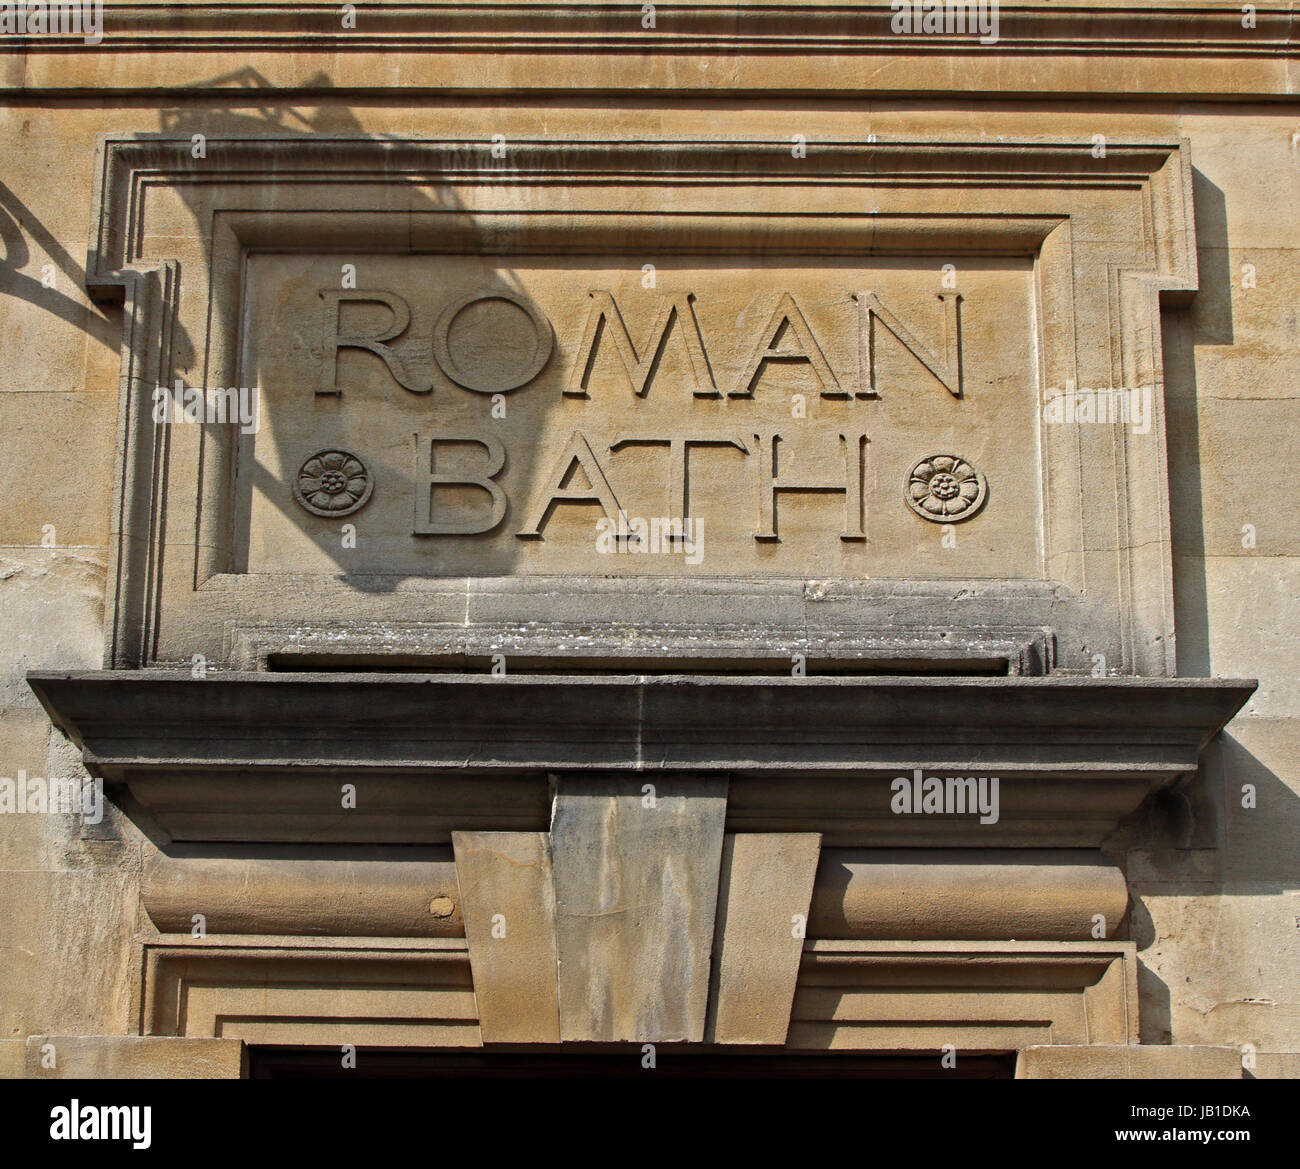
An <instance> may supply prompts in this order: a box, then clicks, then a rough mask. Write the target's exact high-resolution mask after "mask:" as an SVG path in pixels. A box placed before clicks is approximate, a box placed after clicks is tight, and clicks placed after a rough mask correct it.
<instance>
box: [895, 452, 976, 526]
mask: <svg viewBox="0 0 1300 1169" xmlns="http://www.w3.org/2000/svg"><path fill="white" fill-rule="evenodd" d="M988 494H989V485H988V480H987V479H985V478H984V476H983V475H981V474H980V473H979V472H978V471H977V470H975V468H974V467H972V466H971V465H970V464H969V463H968V462H967V461H966V460H965V459H961V458H958V457H957V456H956V455H928V456H926V457H925V458H924V459H921V460H919V461H918V462H917V463H916V464H915V465H914V466H913V467H912V469H911V470H910V471H909V472H908V474H907V487H906V489H905V491H904V498H905V499H906V500H907V506H908V507H910V508H911V509H912V510H913V511H914V512H916V514H917V515H919V516H920V517H921V518H922V519H925V520H930V521H931V522H933V523H936V524H955V523H960V522H961V521H962V520H968V519H970V518H971V516H973V515H975V514H976V512H978V511H979V510H980V508H982V507H983V506H984V502H985V500H986V499H988Z"/></svg>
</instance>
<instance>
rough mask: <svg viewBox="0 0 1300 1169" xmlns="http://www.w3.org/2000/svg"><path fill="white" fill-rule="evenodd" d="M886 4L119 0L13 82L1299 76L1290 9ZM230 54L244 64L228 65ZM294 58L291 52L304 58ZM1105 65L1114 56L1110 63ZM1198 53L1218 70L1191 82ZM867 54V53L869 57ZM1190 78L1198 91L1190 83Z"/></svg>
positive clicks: (1140, 89)
mask: <svg viewBox="0 0 1300 1169" xmlns="http://www.w3.org/2000/svg"><path fill="white" fill-rule="evenodd" d="M892 17H893V13H892V11H891V9H890V6H889V4H888V3H885V2H884V0H878V2H876V3H870V4H835V3H820V4H802V3H789V2H787V3H783V4H741V5H719V4H683V3H677V4H659V5H656V6H655V27H654V28H653V29H644V28H642V26H641V5H639V4H602V3H567V4H546V5H540V4H518V3H515V4H503V3H475V4H465V3H461V4H439V3H433V4H381V5H366V4H362V5H359V6H358V20H357V27H356V28H355V29H345V28H343V27H342V25H341V19H340V6H339V5H336V4H328V5H326V4H307V5H296V4H238V5H236V4H125V5H115V4H110V5H106V6H105V12H104V37H103V41H102V42H101V43H100V44H97V45H86V44H84V43H83V41H82V38H80V37H77V36H65V37H58V36H47V37H28V38H11V39H10V40H9V43H8V44H4V45H0V92H3V91H6V90H7V91H10V92H12V91H32V92H39V91H43V90H47V89H49V90H55V91H59V90H94V91H106V90H116V91H122V92H132V91H171V92H176V91H191V90H199V91H201V90H203V89H207V88H212V87H214V86H219V87H222V88H224V89H227V90H229V91H231V92H232V93H238V92H240V91H241V90H243V91H246V92H256V91H257V90H259V89H262V88H266V89H273V90H276V91H280V92H285V93H297V94H302V93H310V92H337V91H339V90H345V91H348V92H375V91H384V90H395V89H402V90H404V91H407V92H408V93H409V92H410V91H416V92H419V91H423V92H425V93H442V94H448V93H454V92H455V93H459V92H473V91H479V92H497V93H500V92H523V91H533V92H539V93H540V92H547V91H550V92H555V93H562V92H579V91H610V92H613V91H654V90H671V91H673V92H675V93H677V94H679V95H686V94H691V93H715V94H725V93H754V92H767V93H773V94H777V93H799V92H813V91H816V92H820V93H837V92H838V93H845V94H847V93H855V94H858V93H869V92H878V93H894V94H902V93H916V94H920V93H945V94H947V93H953V92H972V93H980V92H983V93H990V94H1001V95H1007V96H1012V95H1015V96H1042V95H1050V94H1056V95H1059V96H1068V95H1074V94H1085V93H1087V94H1100V93H1108V94H1115V95H1123V96H1131V95H1143V94H1170V95H1176V94H1181V93H1184V92H1195V93H1202V94H1207V93H1213V94H1221V95H1223V96H1233V97H1249V96H1266V95H1272V96H1278V95H1290V94H1292V93H1294V91H1295V84H1294V82H1295V74H1294V63H1295V61H1296V58H1297V56H1300V51H1298V50H1297V41H1296V37H1295V15H1294V12H1293V10H1292V8H1291V7H1290V6H1289V5H1279V4H1272V5H1269V4H1261V5H1258V6H1257V7H1256V12H1255V26H1254V27H1253V28H1244V27H1243V26H1242V13H1241V6H1240V5H1239V4H1236V3H1232V4H1197V5H1194V6H1188V5H1175V4H1167V3H1166V4H1153V5H1144V6H1138V7H1135V6H1131V5H1117V4H1111V3H1093V4H1083V5H1066V6H1061V5H1055V4H1053V5H1047V4H1038V3H1020V4H1004V5H1002V6H1001V7H1000V9H999V27H998V40H997V43H996V44H988V45H983V44H980V43H979V40H978V37H977V36H970V35H961V34H956V33H953V34H926V35H919V36H917V35H907V34H896V33H894V32H893V31H892V29H891V20H892ZM232 54H235V57H234V60H233V64H234V67H235V68H236V70H239V71H242V72H244V73H246V76H245V77H243V79H241V78H240V76H238V75H237V74H236V73H231V71H230V70H231V67H232ZM289 55H291V59H290V57H289ZM1102 62H1104V68H1098V63H1102ZM1189 62H1201V63H1203V64H1202V69H1201V70H1200V71H1195V72H1194V76H1192V77H1190V78H1189V75H1188V72H1187V69H1188V64H1189ZM864 66H865V67H866V68H863V67H864ZM1189 80H1190V81H1191V83H1192V84H1193V85H1194V87H1195V88H1194V89H1192V90H1190V91H1188V90H1185V88H1184V87H1185V86H1187V85H1188V83H1189Z"/></svg>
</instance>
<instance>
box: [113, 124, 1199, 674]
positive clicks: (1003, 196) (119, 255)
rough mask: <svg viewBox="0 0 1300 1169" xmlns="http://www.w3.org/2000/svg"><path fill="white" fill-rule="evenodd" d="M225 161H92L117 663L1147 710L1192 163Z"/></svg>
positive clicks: (1168, 603)
mask: <svg viewBox="0 0 1300 1169" xmlns="http://www.w3.org/2000/svg"><path fill="white" fill-rule="evenodd" d="M211 146H212V144H210V149H211ZM220 158H221V160H222V162H221V165H220V166H212V165H208V164H206V163H205V162H204V161H203V160H196V159H195V158H194V157H193V156H192V155H191V153H190V150H189V140H188V139H184V140H179V139H178V140H173V139H166V138H140V139H135V138H129V137H128V138H108V139H106V140H105V142H104V144H103V148H102V151H101V165H102V176H101V181H100V183H99V187H98V195H97V204H96V208H97V209H96V224H97V227H96V235H95V244H94V248H93V250H92V255H91V259H90V264H89V277H88V285H89V287H90V288H91V289H92V291H93V292H94V293H95V295H96V296H99V297H101V298H104V299H111V298H117V299H122V300H123V301H124V302H125V303H124V312H125V314H126V320H127V322H128V326H129V327H128V329H127V342H126V345H125V347H124V351H123V352H124V358H123V367H122V380H121V385H122V393H121V397H120V402H121V416H120V423H119V434H120V436H121V443H120V448H119V452H118V456H119V498H120V501H121V506H120V509H118V510H116V511H115V513H114V515H115V520H114V523H115V528H114V533H113V556H114V559H113V563H112V564H111V565H110V569H109V582H110V590H109V598H108V604H109V606H110V609H111V611H112V613H113V620H112V623H111V628H110V632H109V636H108V639H107V644H106V647H105V659H106V661H107V662H109V663H112V664H115V665H119V666H132V665H142V664H148V663H151V662H168V663H175V662H189V661H191V660H192V659H193V658H194V656H195V655H199V656H201V657H202V658H203V659H204V660H210V661H218V662H222V663H226V664H229V665H237V666H241V667H245V668H260V667H266V666H277V665H280V664H283V662H284V661H285V660H287V659H288V658H291V657H292V658H293V659H294V660H293V662H292V663H291V664H292V665H295V666H308V667H314V666H316V665H323V666H329V667H331V668H332V667H334V666H336V665H339V664H341V663H343V662H344V661H346V662H348V663H350V664H366V663H372V662H390V661H391V660H392V659H393V657H394V655H404V656H403V660H405V661H408V662H409V663H410V664H411V665H412V666H421V665H428V664H430V663H431V662H446V661H451V662H452V663H459V664H461V665H464V664H466V663H468V664H469V666H470V668H481V667H482V666H483V665H484V663H486V662H487V661H488V660H489V659H490V657H491V656H492V655H495V654H507V655H510V657H511V661H512V662H513V663H516V664H517V663H518V662H519V661H520V659H521V658H523V657H529V656H531V657H532V658H535V659H543V660H544V661H551V662H554V661H560V662H566V661H571V660H573V659H574V658H575V657H582V658H600V659H604V660H608V661H610V662H613V663H615V664H621V665H623V666H626V665H627V663H628V662H629V661H631V660H633V659H635V660H638V661H644V660H646V659H650V660H653V661H660V662H676V663H678V664H680V663H681V662H682V660H684V658H686V657H690V656H706V657H712V658H719V657H726V656H727V655H732V654H734V655H736V656H737V657H740V658H755V657H758V658H762V659H764V660H766V661H767V662H768V663H769V666H768V667H764V668H769V667H770V666H771V664H772V663H782V668H783V669H786V670H788V669H789V668H790V667H789V662H790V661H791V658H792V657H798V656H800V655H805V656H807V657H808V659H809V660H812V659H816V658H834V659H836V660H848V659H852V660H855V661H856V660H858V659H861V658H874V659H879V660H884V661H886V662H890V663H895V664H896V665H899V668H905V669H908V670H911V669H914V668H920V669H929V668H933V667H934V666H935V664H936V663H938V664H939V665H940V666H941V665H942V663H943V662H944V661H945V660H948V659H953V658H956V659H960V663H961V668H962V669H964V670H967V671H969V670H972V669H979V670H983V671H985V672H1012V673H1016V672H1031V673H1032V672H1050V671H1057V670H1066V671H1069V672H1076V673H1085V672H1094V671H1098V670H1100V671H1103V672H1105V673H1106V674H1111V673H1120V674H1133V673H1139V674H1149V675H1160V674H1166V673H1169V672H1170V671H1171V670H1172V668H1173V662H1174V638H1173V609H1172V599H1171V598H1172V584H1171V579H1172V567H1171V565H1172V561H1171V556H1170V548H1169V511H1168V503H1167V500H1168V482H1167V477H1166V475H1165V462H1164V412H1163V411H1164V406H1163V401H1164V399H1163V386H1162V384H1161V364H1160V336H1159V328H1158V326H1159V321H1160V312H1159V310H1160V305H1161V302H1162V299H1165V300H1167V299H1171V298H1175V299H1176V298H1186V296H1187V295H1189V294H1190V292H1191V290H1193V289H1194V288H1195V287H1196V266H1195V254H1196V253H1195V246H1194V245H1195V241H1194V230H1193V220H1192V216H1191V201H1190V191H1191V187H1190V174H1191V169H1190V162H1189V160H1188V156H1187V151H1186V148H1185V147H1183V146H1182V145H1180V144H1179V143H1177V142H1151V141H1138V142H1129V143H1125V142H1109V143H1108V145H1107V151H1106V155H1105V158H1104V159H1099V158H1097V157H1096V156H1095V155H1094V153H1093V152H1092V149H1091V146H1090V144H1089V143H1087V142H1085V141H1079V142H1043V141H1033V142H1020V143H1016V142H1004V141H998V142H991V141H976V140H960V141H948V140H929V139H925V140H921V139H918V140H916V141H897V142H888V143H886V142H870V141H867V142H851V141H847V142H826V143H821V144H818V146H817V148H816V149H815V150H813V149H810V150H809V151H808V152H807V154H806V155H805V156H802V157H798V156H792V154H791V152H790V149H789V143H788V142H786V143H782V142H750V141H703V140H700V141H655V142H636V143H614V144H611V143H601V142H568V143H559V142H552V141H538V142H516V143H512V145H511V150H510V155H509V160H508V164H504V163H502V162H501V161H500V160H496V159H494V158H493V157H492V155H491V154H490V152H488V151H487V150H486V149H485V148H484V146H483V144H482V143H475V142H469V141H463V142H434V141H429V140H423V139H415V138H412V139H407V140H397V139H388V138H385V139H382V140H380V139H368V138H339V139H337V140H329V141H326V140H324V139H321V138H319V137H317V138H314V139H312V140H311V141H307V140H303V141H301V142H298V141H296V140H295V141H290V140H277V141H275V142H274V143H273V144H272V143H269V142H264V141H262V140H259V139H246V140H230V141H223V142H221V143H220ZM290 175H292V176H293V178H292V179H290V178H289V177H288V176H290ZM205 272H206V273H210V279H207V280H204V279H199V278H198V277H197V276H196V274H197V273H205ZM177 382H180V383H183V387H185V388H188V389H191V390H193V389H198V390H202V391H203V392H202V393H198V394H196V395H194V401H193V402H192V403H191V401H190V400H189V398H190V395H187V394H183V395H181V397H180V398H179V399H178V401H179V408H180V417H181V418H182V419H184V420H185V421H195V422H201V423H203V425H192V426H186V425H171V424H170V422H174V421H176V417H177V415H176V412H175V410H173V411H172V412H171V414H170V415H169V416H167V417H164V418H162V419H160V418H158V417H157V416H156V413H151V410H150V394H151V393H153V392H154V390H155V388H156V387H164V386H165V387H172V386H174V385H175V384H176V383H177ZM218 387H224V388H225V389H224V390H222V391H221V395H223V396H215V397H214V396H213V395H214V394H215V391H216V390H217V388H218ZM232 387H233V388H234V390H232V389H231V388H232ZM1088 387H1101V388H1102V389H1101V390H1100V392H1098V391H1096V390H1094V389H1088ZM238 391H246V395H245V397H241V396H240V394H239V392H238ZM254 391H256V393H255V394H254V395H253V396H254V398H255V401H252V402H249V401H246V400H245V398H246V396H247V394H253V392H254ZM191 405H193V408H194V409H193V417H191ZM211 407H216V408H217V409H215V410H214V409H212V408H211ZM234 407H238V415H237V418H236V417H234V416H232V414H231V409H232V408H234ZM245 407H250V408H249V409H245ZM251 407H255V409H252V408H251ZM223 410H224V412H223ZM164 413H166V412H164ZM232 423H233V424H232ZM575 598H577V600H576V601H575ZM295 655H296V656H295ZM512 668H514V667H513V666H512Z"/></svg>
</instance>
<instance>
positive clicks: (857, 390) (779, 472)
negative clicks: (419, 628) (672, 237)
mask: <svg viewBox="0 0 1300 1169" xmlns="http://www.w3.org/2000/svg"><path fill="white" fill-rule="evenodd" d="M352 267H355V273H352V271H351V269H352ZM643 267H644V268H645V269H646V271H645V272H643ZM247 273H248V274H247V282H248V294H247V297H248V299H247V307H246V311H245V314H244V318H243V319H244V321H245V325H244V334H243V342H242V351H241V352H242V359H241V360H242V367H241V374H240V376H241V378H242V379H243V380H244V382H245V383H246V384H249V385H256V386H257V387H258V390H259V402H260V403H261V410H262V414H263V418H262V426H261V428H260V430H259V431H258V433H257V434H256V435H255V436H252V437H250V438H249V439H246V440H244V442H243V444H242V446H241V453H240V456H239V457H240V459H241V460H247V464H246V465H244V466H243V467H242V468H241V471H240V473H239V474H238V475H237V476H236V480H235V492H236V509H237V511H236V514H237V515H238V516H243V517H246V519H244V520H242V521H241V522H242V523H243V524H244V525H245V526H244V527H243V531H244V532H245V536H244V538H245V540H246V542H247V543H246V547H247V551H246V554H245V557H244V561H243V562H244V563H245V564H246V565H247V571H249V572H284V573H299V572H308V573H312V572H324V573H335V574H336V573H339V572H344V573H348V572H358V573H373V574H377V575H379V576H384V575H392V576H395V577H401V576H411V577H420V576H438V577H473V576H479V575H482V576H498V577H509V576H513V575H517V574H535V575H538V576H564V575H569V574H576V575H582V576H588V577H595V578H599V577H602V576H606V575H611V576H625V575H639V576H677V575H695V576H726V577H746V576H748V577H754V578H759V577H798V578H803V579H810V578H811V579H818V578H826V579H834V578H845V577H850V578H859V579H860V578H866V577H899V578H921V579H924V578H934V579H941V578H952V579H957V578H961V579H969V578H971V577H1004V576H1007V575H1008V574H1010V575H1018V576H1024V577H1031V578H1038V577H1040V576H1041V574H1042V572H1043V571H1044V566H1043V563H1042V543H1041V522H1042V516H1043V515H1044V514H1045V512H1044V505H1043V500H1042V499H1041V498H1040V489H1039V486H1038V484H1039V479H1038V476H1037V475H1036V474H1035V473H1034V468H1032V467H1031V466H1029V465H1028V464H1027V462H1026V459H1025V452H1026V451H1036V450H1038V449H1039V448H1040V442H1041V439H1040V433H1039V427H1040V426H1041V418H1042V411H1041V410H1040V408H1039V407H1040V402H1039V400H1038V397H1039V395H1038V389H1037V386H1038V381H1037V379H1038V350H1037V348H1036V344H1035V336H1036V333H1035V330H1036V328H1037V323H1038V321H1039V319H1040V316H1041V310H1040V308H1039V307H1038V305H1037V303H1036V300H1037V286H1036V284H1035V282H1034V268H1033V261H1032V259H1031V258H1029V257H1024V258H1016V257H1001V258H1000V257H981V258H980V259H979V260H978V262H977V263H975V262H973V263H972V266H971V267H969V268H961V269H960V271H959V272H958V273H957V274H956V275H955V276H950V274H948V273H945V272H942V271H940V269H939V267H938V266H936V264H935V263H934V262H933V261H932V260H930V259H928V258H924V257H922V258H908V257H894V258H891V257H887V256H882V257H876V258H873V259H872V260H871V261H870V262H866V261H864V260H861V259H855V258H854V257H851V256H831V255H818V256H816V257H804V256H773V257H763V256H762V255H755V256H754V257H750V256H744V257H741V256H740V255H738V254H735V253H731V254H725V255H722V254H720V255H716V256H715V255H710V254H707V253H701V254H700V255H698V256H685V257H668V256H663V257H660V260H659V263H658V264H655V265H645V264H644V261H643V260H642V259H641V258H637V257H632V256H619V255H605V254H595V253H593V254H590V255H587V254H573V255H570V254H566V253H558V252H557V253H540V252H539V253H537V254H535V255H534V254H518V255H506V254H494V255H468V254H450V253H448V254H443V253H438V254H428V255H381V254H374V255H361V256H358V257H356V258H355V260H350V261H349V273H350V274H345V275H346V279H347V281H348V283H346V284H341V277H340V271H339V264H338V263H337V262H336V261H335V260H334V259H333V258H332V257H328V256H323V255H322V256H313V255H309V254H290V253H285V254H276V253H270V254H267V253H259V254H258V255H256V256H253V257H251V258H250V261H249V265H248V269H247ZM353 280H355V284H356V287H355V288H354V287H352V286H351V282H352V281H353ZM329 451H347V452H351V455H352V457H354V458H355V459H356V460H357V462H359V463H360V464H362V465H364V467H365V469H366V477H367V478H366V482H367V483H368V484H373V494H372V495H371V496H370V497H369V498H368V500H367V501H366V502H365V504H364V506H363V507H362V506H358V507H357V508H356V509H354V511H353V512H352V513H349V514H346V515H344V514H343V513H344V511H345V508H347V507H351V506H352V504H353V502H354V499H353V496H354V493H355V490H356V488H357V486H358V484H357V483H356V482H354V481H353V480H354V479H355V478H356V477H355V476H350V477H349V478H348V480H347V482H346V483H345V484H344V489H340V490H339V491H338V492H337V493H336V494H335V495H328V492H329V490H330V489H334V488H338V486H339V483H338V480H339V476H338V475H325V474H324V471H328V470H330V469H331V468H323V469H322V468H317V467H315V465H314V464H313V470H315V471H316V472H318V473H317V474H315V475H314V476H309V480H308V481H306V482H304V483H302V484H300V485H299V491H300V493H301V494H302V498H301V499H300V498H299V496H298V495H295V494H294V492H293V491H292V490H291V489H292V488H293V486H294V485H295V482H296V480H297V478H298V477H299V473H300V469H301V468H303V466H304V464H306V463H307V462H308V461H309V460H310V459H311V458H312V457H313V456H316V455H317V454H319V453H321V452H329ZM945 460H948V461H950V462H951V466H949V465H948V463H947V462H944V461H945ZM941 462H942V463H944V465H943V466H941V465H940V463H941ZM968 469H969V473H968ZM304 500H310V501H311V505H310V506H308V505H307V503H305V502H303V501H304ZM954 526H955V527H954Z"/></svg>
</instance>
